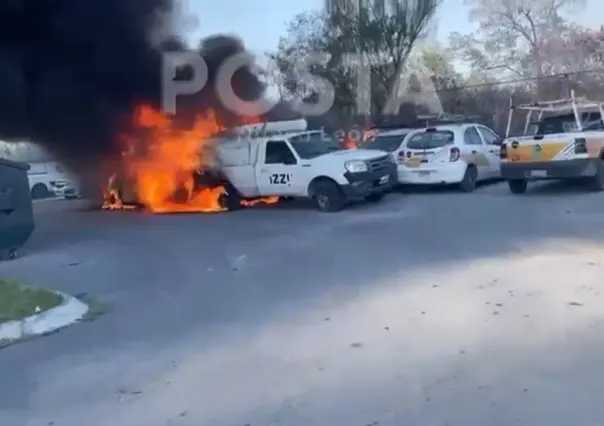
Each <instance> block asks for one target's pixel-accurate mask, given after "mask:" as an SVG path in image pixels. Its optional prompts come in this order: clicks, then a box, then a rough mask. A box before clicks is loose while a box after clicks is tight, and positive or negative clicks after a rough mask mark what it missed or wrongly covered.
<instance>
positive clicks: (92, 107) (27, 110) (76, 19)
mask: <svg viewBox="0 0 604 426" xmlns="http://www.w3.org/2000/svg"><path fill="white" fill-rule="evenodd" d="M174 12H175V10H174V5H173V2H172V1H171V0H0V140H6V141H11V140H20V141H23V140H27V141H33V142H35V143H37V144H39V145H41V146H42V147H43V148H44V149H45V150H47V151H48V152H50V153H51V154H53V155H55V156H57V157H58V159H59V160H62V161H64V162H66V163H67V164H68V165H69V166H71V167H72V168H74V169H76V171H78V170H84V169H87V168H89V167H91V166H93V165H96V164H98V163H100V162H102V161H103V160H104V159H106V158H108V157H111V156H115V155H119V152H118V150H119V144H117V143H116V140H117V139H118V135H120V134H122V133H123V132H126V131H131V130H133V129H129V125H130V120H129V117H130V114H131V113H132V112H133V110H134V109H135V107H136V105H139V104H141V103H147V104H150V105H154V106H157V107H159V105H160V96H161V61H162V55H161V54H162V51H165V50H170V51H183V50H185V49H186V48H187V46H186V45H185V43H184V42H183V41H181V39H180V38H179V36H180V35H179V34H177V33H176V32H175V31H171V30H170V29H171V28H176V27H177V26H178V25H175V24H176V23H175V16H176V15H175V13H174ZM241 51H244V46H243V44H242V42H241V41H240V40H238V39H237V38H235V37H231V36H225V35H217V36H212V37H209V38H208V39H206V40H204V41H203V42H202V43H201V44H200V47H199V51H198V52H199V53H200V54H201V55H202V56H203V57H204V58H205V59H206V63H207V65H208V68H209V73H210V82H209V84H208V85H206V88H205V89H204V90H203V91H202V92H201V93H200V94H197V95H192V96H190V97H189V99H184V100H183V105H184V108H181V109H179V113H180V112H182V113H187V112H188V113H190V112H191V111H192V110H194V111H203V110H204V109H207V108H210V107H212V108H214V109H215V110H217V112H218V115H219V116H220V117H221V118H223V119H224V120H225V121H228V119H229V118H232V116H233V114H232V113H230V112H229V111H226V110H224V109H223V108H221V104H220V103H219V102H217V97H216V94H215V93H214V90H213V85H212V80H211V79H212V76H213V75H215V73H216V69H217V68H218V67H219V65H220V64H221V63H222V62H223V61H224V60H225V59H226V58H227V57H229V56H230V55H232V54H233V53H236V52H241ZM186 71H187V70H186V69H184V70H183V71H182V73H181V74H180V76H179V77H178V78H183V79H186V78H187V72H186ZM232 84H233V87H234V90H235V92H236V93H238V94H239V95H240V96H241V97H242V98H245V99H255V98H256V97H258V96H259V95H260V94H261V93H262V92H263V89H264V88H263V85H262V84H261V82H260V81H259V80H258V78H256V76H255V75H254V73H253V72H252V71H251V70H250V69H242V70H240V71H238V73H236V74H235V76H234V78H233V80H232Z"/></svg>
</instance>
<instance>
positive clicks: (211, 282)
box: [0, 184, 604, 426]
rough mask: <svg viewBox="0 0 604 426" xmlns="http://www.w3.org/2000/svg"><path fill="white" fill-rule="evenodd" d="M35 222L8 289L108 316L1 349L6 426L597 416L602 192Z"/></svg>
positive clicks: (405, 198) (555, 190)
mask: <svg viewBox="0 0 604 426" xmlns="http://www.w3.org/2000/svg"><path fill="white" fill-rule="evenodd" d="M42 210H44V209H42ZM42 210H40V212H39V214H38V216H37V222H38V229H37V231H36V234H35V236H34V237H33V238H32V240H31V241H30V243H29V244H28V246H27V248H26V250H25V252H24V255H23V257H22V258H20V259H17V260H15V261H12V262H6V263H2V264H0V276H3V277H7V276H10V277H18V278H21V279H24V280H27V281H28V282H30V283H34V284H40V285H46V286H51V287H54V288H56V289H59V290H63V291H68V292H71V293H73V294H82V293H86V294H88V295H89V296H93V297H94V298H96V299H97V300H99V301H101V302H102V303H104V304H105V306H107V307H108V308H110V310H111V312H109V313H107V314H106V315H104V316H102V317H100V318H98V319H97V320H96V321H94V322H88V323H82V324H78V325H76V326H73V327H70V328H67V329H65V330H63V331H61V332H60V333H57V334H54V335H51V336H47V337H44V338H40V339H35V340H32V341H29V342H26V343H22V344H18V345H14V346H11V347H9V348H7V349H4V350H1V351H0V380H1V384H2V385H1V386H0V424H1V425H3V426H4V425H7V426H48V425H54V426H82V425H86V426H116V425H119V426H167V425H174V426H180V425H182V426H204V425H211V426H223V425H224V426H243V425H246V424H247V425H251V426H259V425H288V426H309V425H313V426H355V425H358V426H362V425H369V424H373V425H378V424H379V425H381V426H386V425H392V426H395V425H396V426H404V425H426V426H428V425H449V426H455V425H459V426H484V425H505V426H507V425H531V426H533V425H538V424H547V425H548V426H551V425H560V426H562V425H564V426H568V425H575V426H583V425H595V424H601V423H602V421H604V406H603V405H602V404H601V400H602V395H604V369H603V368H602V361H601V360H602V359H603V357H604V344H603V343H602V338H601V336H602V333H603V332H604V322H603V319H604V297H602V294H604V281H603V280H602V275H603V271H604V269H603V268H604V266H603V265H604V250H603V245H602V241H603V239H604V215H603V214H602V212H603V211H604V194H592V193H588V192H585V191H581V190H580V189H579V188H573V187H567V186H565V185H557V184H553V185H544V186H541V187H539V188H537V189H536V190H533V191H532V192H531V193H529V194H526V196H512V195H510V194H509V193H508V191H507V188H506V187H504V186H503V185H494V186H489V187H485V188H481V189H480V190H478V191H477V192H475V193H473V194H458V193H455V192H454V191H436V192H434V191H430V192H427V193H423V192H420V193H412V194H394V195H392V196H390V197H389V198H388V199H387V200H386V201H385V202H383V203H381V204H379V205H365V206H363V205H361V206H357V207H355V208H352V209H350V210H347V211H344V212H341V213H338V214H321V213H318V212H315V211H314V210H312V209H310V208H306V207H305V206H300V205H290V206H283V207H281V208H274V207H273V208H259V209H248V210H245V211H240V212H233V213H226V214H216V215H167V216H150V215H147V214H141V213H131V212H130V213H128V212H98V211H96V212H90V211H89V212H82V211H63V212H61V211H59V209H52V208H51V209H47V210H44V212H42Z"/></svg>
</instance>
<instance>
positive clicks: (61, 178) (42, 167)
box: [27, 162, 72, 200]
mask: <svg viewBox="0 0 604 426" xmlns="http://www.w3.org/2000/svg"><path fill="white" fill-rule="evenodd" d="M29 166H30V169H29V171H28V172H27V176H28V178H29V187H30V190H31V196H32V198H33V199H34V200H40V199H44V198H51V197H63V196H64V191H65V190H66V189H67V188H68V187H69V186H70V185H72V184H71V179H70V177H69V176H68V174H67V172H66V171H65V169H64V168H63V166H61V165H60V164H59V163H55V162H43V163H30V165H29Z"/></svg>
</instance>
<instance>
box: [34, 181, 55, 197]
mask: <svg viewBox="0 0 604 426" xmlns="http://www.w3.org/2000/svg"><path fill="white" fill-rule="evenodd" d="M50 196H51V193H50V191H49V190H48V187H47V186H46V185H44V184H43V183H36V184H35V185H34V186H33V188H32V189H31V198H32V200H42V199H44V198H50Z"/></svg>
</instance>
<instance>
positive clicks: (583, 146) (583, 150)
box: [575, 138, 587, 154]
mask: <svg viewBox="0 0 604 426" xmlns="http://www.w3.org/2000/svg"><path fill="white" fill-rule="evenodd" d="M575 154H587V140H586V139H585V138H577V139H575Z"/></svg>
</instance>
